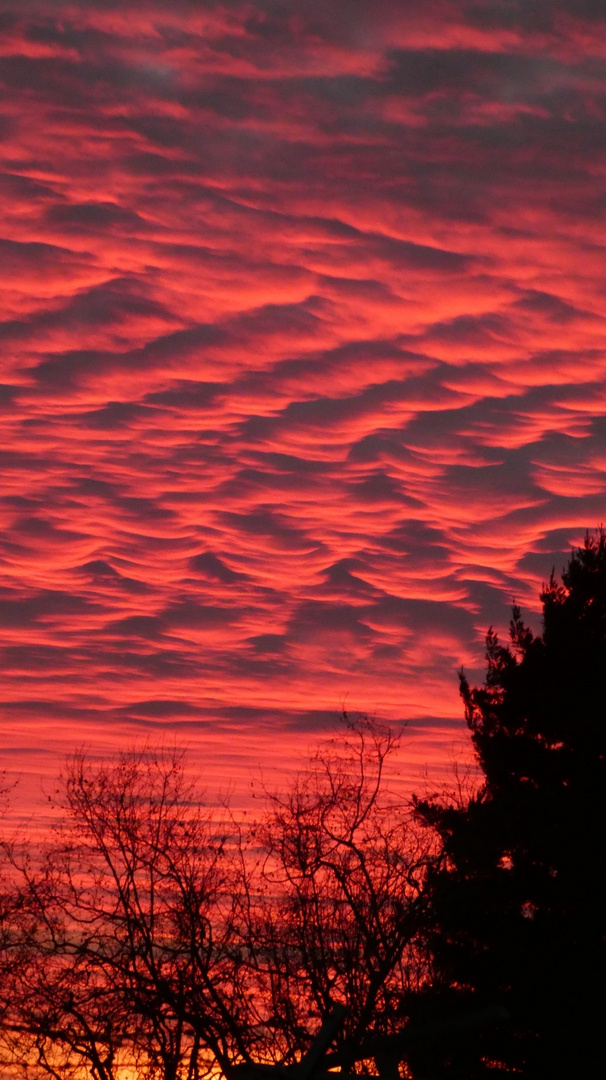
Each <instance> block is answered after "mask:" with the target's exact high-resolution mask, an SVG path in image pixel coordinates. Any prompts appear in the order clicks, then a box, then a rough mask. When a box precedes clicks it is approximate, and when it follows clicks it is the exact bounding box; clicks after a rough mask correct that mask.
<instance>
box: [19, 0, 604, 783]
mask: <svg viewBox="0 0 606 1080" xmlns="http://www.w3.org/2000/svg"><path fill="white" fill-rule="evenodd" d="M295 8H296V10H295ZM604 21H605V15H604V8H603V4H602V3H600V2H598V0H596V2H592V0H575V3H572V0H570V2H565V3H561V2H556V0H536V2H534V3H532V4H530V3H526V4H520V3H501V2H496V0H495V2H494V3H493V2H488V0H482V2H480V0H470V2H469V3H466V4H465V5H461V4H460V3H455V2H454V0H431V2H429V3H428V2H427V0H425V2H423V3H421V2H420V0H410V2H409V3H407V4H406V5H397V4H393V2H391V0H374V2H373V4H372V5H369V4H368V3H367V2H366V0H347V3H346V2H345V0H337V2H335V3H331V4H326V3H325V0H309V2H308V3H306V4H305V5H302V6H301V5H299V6H298V7H297V6H293V4H292V3H291V2H290V0H253V2H252V3H250V2H248V0H247V2H244V0H242V2H240V0H232V2H230V3H227V4H215V3H211V2H208V3H200V2H193V0H191V2H188V0H174V3H173V4H171V5H170V6H167V5H166V4H163V3H160V2H159V0H126V2H125V0H122V2H120V3H118V2H117V0H116V2H114V0H103V2H93V0H77V2H76V0H74V2H72V3H70V4H57V3H53V4H51V3H50V0H30V3H28V5H26V6H25V7H24V6H23V5H22V4H21V5H17V4H16V3H15V2H11V0H0V25H1V27H2V32H3V43H2V47H1V48H0V81H1V83H2V87H3V89H4V90H5V94H4V99H3V104H2V106H1V109H0V138H1V139H2V146H3V167H2V172H1V173H0V193H1V197H2V204H3V215H4V228H3V236H4V239H3V240H2V241H1V242H0V266H1V271H0V276H1V277H2V286H3V288H2V295H1V297H0V339H1V341H2V349H1V350H0V438H1V444H0V460H1V462H2V468H3V496H2V499H1V500H0V511H1V513H2V524H3V528H2V534H1V537H0V568H1V570H2V581H1V585H2V587H3V588H4V590H5V592H4V593H3V607H2V611H3V615H2V625H1V626H0V647H1V648H2V650H3V664H4V671H5V681H6V687H7V689H6V702H7V704H6V709H5V714H4V717H5V718H4V720H3V721H2V725H3V726H2V727H1V729H0V730H1V731H2V737H3V743H4V744H5V745H6V747H7V750H6V752H7V753H8V752H9V751H10V750H11V747H13V748H14V747H15V746H19V747H21V748H22V751H21V752H22V755H23V760H25V759H26V758H27V760H28V762H30V764H28V772H27V776H28V777H29V779H28V781H27V783H28V784H29V788H28V791H29V792H30V794H29V796H27V797H28V798H33V797H34V796H33V794H32V792H33V791H34V787H35V785H34V781H33V779H32V777H33V776H34V773H35V769H36V768H38V767H39V771H40V772H41V773H43V774H45V775H50V773H52V770H53V769H54V768H56V766H57V761H58V758H59V757H60V755H61V754H62V753H63V752H64V751H65V750H66V749H68V748H69V747H70V746H71V745H74V744H75V742H77V741H81V740H82V738H83V737H84V738H86V739H88V740H89V741H90V743H91V744H92V745H94V746H97V747H99V748H101V750H102V751H103V752H104V753H105V752H107V753H111V752H112V749H113V748H115V746H116V745H118V744H121V745H124V744H126V743H127V742H128V740H129V739H130V738H134V737H135V736H136V735H137V734H138V733H141V732H143V731H145V732H149V731H151V732H159V733H161V732H167V731H170V732H173V731H177V732H179V735H180V736H181V735H184V736H187V738H188V739H190V740H192V745H193V746H195V747H196V748H197V749H196V750H195V753H196V754H198V755H199V756H198V758H197V759H196V760H202V758H201V756H200V755H202V754H203V756H204V758H205V760H208V761H211V762H213V768H214V769H215V773H213V775H216V777H217V778H218V781H217V782H219V780H221V783H223V781H225V786H227V784H228V783H229V780H230V778H231V779H233V782H234V784H235V786H236V787H237V790H238V791H243V790H244V789H245V788H246V785H247V780H246V775H247V774H246V770H247V768H249V766H250V765H251V763H254V762H255V761H256V760H258V759H260V758H264V759H267V761H273V762H278V761H281V762H282V763H284V762H286V763H287V764H286V765H284V767H285V768H286V767H291V766H293V763H294V761H295V755H296V751H297V750H298V749H300V748H301V747H302V746H303V745H305V740H306V739H307V738H308V735H309V734H310V733H314V732H316V731H317V730H319V729H320V728H321V726H322V725H323V724H325V723H326V724H329V723H330V718H331V717H333V716H336V715H337V714H338V712H339V710H340V708H341V706H342V703H343V701H344V700H346V701H347V704H348V708H351V709H352V711H353V710H356V709H359V710H360V711H363V712H364V711H366V712H369V713H375V712H376V713H377V714H378V715H379V716H380V717H382V718H385V719H389V720H391V721H393V722H394V723H395V724H396V725H399V724H400V723H402V722H403V721H405V720H407V721H409V722H410V724H411V730H413V729H414V738H412V741H411V745H410V746H409V747H408V748H407V751H406V753H407V755H408V757H409V760H410V762H411V763H412V764H410V769H413V768H416V767H417V765H419V767H422V766H423V765H424V764H425V763H429V765H430V766H431V767H433V768H435V769H438V770H439V769H440V768H446V765H445V754H447V747H448V743H449V739H450V738H451V737H452V735H453V733H456V732H459V733H460V732H461V731H462V721H461V709H460V704H459V702H458V698H457V681H456V670H457V668H458V667H459V666H460V664H461V663H465V664H466V666H467V667H468V668H469V669H470V671H471V672H476V673H477V676H479V675H481V663H482V638H483V634H484V632H485V629H486V627H487V626H488V625H489V623H494V624H495V625H496V626H498V627H501V628H506V626H507V621H508V617H509V606H510V603H511V600H512V598H513V597H514V596H515V597H516V598H517V599H518V600H520V601H521V602H522V603H523V605H524V606H525V608H526V610H527V611H528V616H529V618H530V619H531V621H532V620H535V623H533V625H537V624H536V619H537V614H538V606H539V605H538V599H537V595H538V589H539V588H540V585H541V583H542V582H543V581H544V580H546V579H547V578H548V576H549V573H550V572H551V567H552V565H553V564H554V563H555V564H556V567H557V568H559V567H560V566H561V565H563V564H564V563H565V561H566V557H567V553H568V552H569V549H570V546H571V544H574V543H578V542H579V541H580V540H582V537H583V534H584V531H585V529H586V528H591V527H593V526H595V525H597V524H598V522H599V521H602V520H603V518H604V511H603V507H604V498H605V496H606V453H605V451H604V434H605V432H604V423H603V416H604V403H605V402H604V381H605V378H606V361H605V359H604V350H603V339H604V281H605V280H606V274H605V270H606V266H605V260H604V248H603V245H602V244H601V242H600V232H599V225H600V222H601V215H602V213H603V207H602V203H603V191H602V187H603V183H602V176H603V167H604V149H603V148H604V146H605V145H606V139H605V132H604V118H605V108H606V98H605V96H604V90H603V87H604V64H605V63H606V48H605V47H604V40H605V39H604V35H603V33H602V32H601V29H602V26H603V23H604ZM537 628H538V626H537ZM474 677H475V676H474ZM24 687H25V688H26V690H24ZM201 748H204V749H203V750H202V749H201ZM192 753H193V751H192ZM28 755H29V756H28ZM14 758H15V755H12V756H11V761H13V759H14ZM36 763H37V764H36ZM53 763H54V764H53ZM432 763H433V764H432ZM14 767H15V769H16V765H15V766H14ZM11 768H13V764H11Z"/></svg>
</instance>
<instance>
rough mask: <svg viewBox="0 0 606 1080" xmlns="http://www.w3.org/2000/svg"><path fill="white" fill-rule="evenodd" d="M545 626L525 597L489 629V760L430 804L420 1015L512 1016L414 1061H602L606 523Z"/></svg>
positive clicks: (483, 713) (472, 707)
mask: <svg viewBox="0 0 606 1080" xmlns="http://www.w3.org/2000/svg"><path fill="white" fill-rule="evenodd" d="M541 599H542V603H543V633H542V634H541V635H539V636H536V637H535V636H534V635H533V634H532V633H531V631H530V630H529V629H528V628H527V627H526V626H525V625H524V623H523V622H522V620H521V617H520V612H519V610H518V609H517V608H514V610H513V618H512V622H511V626H510V634H511V644H510V645H509V646H508V647H503V646H501V645H500V644H499V641H498V639H497V636H496V634H494V633H493V632H492V630H490V631H489V633H488V636H487V652H486V656H487V674H486V681H485V684H484V685H483V686H481V687H474V688H472V687H470V686H469V684H468V682H467V680H466V678H465V676H464V675H463V673H461V693H462V696H463V700H464V702H465V712H466V718H467V723H468V725H469V728H470V730H471V737H472V741H473V745H474V748H475V751H476V754H477V759H478V762H479V765H480V767H481V770H482V773H483V783H482V786H481V788H480V790H479V791H478V792H477V793H476V794H475V795H474V796H473V797H472V798H471V799H470V800H469V801H467V802H465V803H464V804H463V805H458V806H456V805H452V804H450V805H448V804H444V803H443V802H441V801H440V800H439V799H434V800H433V801H432V800H425V801H419V802H418V804H417V805H418V811H419V815H420V817H421V818H422V820H423V821H425V822H426V823H428V824H431V825H432V826H433V827H434V828H435V829H436V830H437V833H438V834H439V837H440V839H441V841H442V844H443V859H442V862H441V864H440V866H439V868H436V869H434V871H433V872H432V874H431V880H430V891H431V896H432V901H431V920H430V925H429V928H428V937H429V941H430V944H431V946H432V949H433V953H434V958H435V967H436V975H435V979H434V984H433V987H432V989H431V991H430V992H429V993H427V994H425V995H421V996H420V997H419V998H418V1000H417V1014H418V1016H419V1017H423V1016H425V1017H432V1016H433V1017H435V1016H439V1015H446V1014H450V1015H453V1014H455V1015H456V1013H457V1011H458V1010H461V1009H464V1008H469V1007H482V1006H488V1005H501V1006H503V1007H504V1008H505V1009H506V1010H507V1013H508V1015H509V1023H508V1024H507V1025H502V1026H500V1027H498V1028H496V1029H495V1030H488V1031H486V1032H485V1033H484V1034H482V1035H481V1036H478V1037H477V1038H474V1039H473V1040H469V1039H467V1040H462V1041H461V1042H460V1044H459V1045H456V1044H455V1043H452V1042H451V1043H449V1044H446V1045H440V1044H439V1043H436V1044H435V1045H434V1046H433V1048H432V1053H431V1054H429V1055H428V1054H427V1053H425V1054H424V1055H419V1059H418V1060H417V1063H416V1067H417V1071H418V1073H419V1075H422V1074H423V1073H422V1071H421V1070H423V1069H424V1070H425V1074H426V1073H427V1070H429V1069H432V1070H433V1071H434V1073H435V1072H438V1071H440V1070H443V1071H444V1072H445V1073H446V1075H449V1074H450V1073H452V1074H453V1075H454V1074H455V1073H456V1074H458V1073H459V1072H461V1074H462V1075H465V1076H466V1077H467V1078H469V1080H472V1078H474V1077H480V1076H484V1075H485V1074H486V1073H487V1072H491V1071H492V1070H493V1069H495V1068H501V1069H506V1070H509V1071H511V1072H515V1073H516V1074H519V1075H523V1076H527V1077H533V1078H541V1080H542V1078H543V1077H545V1078H547V1077H550V1078H551V1077H553V1078H556V1077H562V1078H563V1077H570V1076H581V1075H584V1070H585V1073H586V1075H590V1072H591V1071H592V1070H593V1068H594V1067H595V1063H596V1061H599V1060H601V1058H602V1056H603V1048H602V1041H603V1035H602V1025H603V1015H604V1014H603V1010H604V1003H605V995H604V978H605V974H606V971H605V965H604V959H605V931H606V882H605V867H604V855H605V849H606V784H605V781H606V762H605V753H606V536H605V534H604V531H603V530H601V529H600V530H599V532H598V533H597V535H596V536H590V535H588V536H587V537H586V540H585V544H584V546H583V547H582V548H581V549H580V550H577V551H575V552H574V553H573V555H572V558H571V560H570V563H569V565H568V567H567V569H566V570H565V571H564V572H563V574H562V581H561V583H559V582H558V581H557V580H556V579H555V577H554V575H553V574H552V577H551V580H550V583H549V585H548V586H547V587H546V588H545V589H544V590H543V592H542V594H541Z"/></svg>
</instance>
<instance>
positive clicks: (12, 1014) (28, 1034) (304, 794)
mask: <svg viewBox="0 0 606 1080" xmlns="http://www.w3.org/2000/svg"><path fill="white" fill-rule="evenodd" d="M396 749H397V740H395V739H394V738H393V737H392V736H391V734H389V732H387V731H383V730H381V729H380V728H379V727H378V726H377V725H375V724H373V723H370V722H368V721H360V722H359V723H356V724H349V725H348V727H347V729H346V734H345V737H344V738H342V739H339V740H335V741H334V742H333V743H331V744H328V745H325V746H324V747H323V749H321V750H320V751H318V753H317V754H316V755H315V757H314V758H313V759H312V760H311V762H310V765H309V768H308V769H307V770H306V771H305V772H304V773H302V774H301V776H300V777H299V778H298V779H297V780H296V782H295V783H294V785H293V787H292V788H291V790H290V791H288V792H287V793H286V794H285V795H272V796H269V797H268V798H269V804H268V807H267V809H266V812H265V814H264V815H263V816H262V820H260V821H258V822H256V823H253V824H252V825H251V826H248V827H247V828H245V829H244V828H239V829H238V828H237V827H236V825H235V823H234V822H233V821H231V822H230V824H229V827H226V825H225V820H226V814H225V813H224V814H223V816H222V817H220V816H219V815H217V813H213V812H212V811H207V810H205V809H204V808H203V806H202V804H201V797H200V793H199V792H198V791H196V789H195V787H194V786H192V785H191V784H189V783H188V782H187V781H186V778H185V773H184V767H183V758H182V755H179V754H176V753H175V754H168V755H166V754H162V753H157V752H152V751H150V750H149V749H147V750H143V751H140V752H138V753H132V754H127V755H123V756H122V757H120V758H119V759H118V761H117V762H114V763H110V764H104V765H94V764H93V763H91V762H90V761H88V760H87V759H86V758H85V757H84V756H83V755H77V756H75V757H74V758H73V759H71V761H70V762H69V764H68V767H67V771H66V775H65V778H64V785H63V797H62V803H61V805H62V809H63V819H62V821H61V824H60V825H59V826H58V827H57V828H56V829H55V830H54V833H53V835H52V836H51V838H50V841H49V844H48V845H47V848H46V850H45V852H44V853H43V855H42V856H41V857H39V858H34V857H33V856H32V855H30V856H27V855H25V856H23V857H22V858H20V859H17V858H16V856H14V855H13V857H12V862H13V868H14V870H15V871H18V873H19V874H20V879H21V884H20V888H19V890H18V894H15V895H18V897H19V900H18V903H19V905H20V907H19V909H17V908H15V909H14V911H15V913H17V917H16V919H15V920H14V921H13V922H14V933H13V939H14V943H15V946H16V948H17V950H18V954H19V963H18V964H16V965H13V968H12V971H11V975H10V978H9V980H8V984H7V987H8V989H7V992H6V993H5V995H4V1001H5V1005H6V1008H5V1017H4V1028H3V1040H4V1048H5V1059H6V1061H7V1062H9V1063H10V1064H12V1065H13V1066H19V1068H20V1069H21V1071H22V1073H23V1074H24V1075H25V1076H26V1077H28V1078H31V1080H37V1078H38V1077H40V1076H41V1075H46V1076H51V1077H54V1080H71V1078H73V1080H76V1078H77V1077H78V1078H79V1077H80V1076H81V1075H83V1074H84V1075H88V1076H90V1077H91V1078H92V1080H120V1076H121V1070H122V1069H123V1068H124V1067H125V1066H128V1067H129V1068H130V1069H135V1070H136V1073H137V1075H138V1076H139V1077H141V1078H142V1080H202V1078H203V1077H205V1076H208V1075H210V1073H211V1072H213V1071H214V1072H215V1073H216V1069H217V1066H218V1067H219V1068H220V1070H221V1071H222V1072H224V1073H228V1074H229V1073H230V1070H231V1067H232V1066H233V1065H234V1064H244V1065H250V1064H251V1063H252V1062H272V1061H274V1062H276V1061H280V1062H283V1063H286V1064H288V1063H293V1062H296V1061H297V1060H299V1058H300V1056H301V1054H302V1053H303V1052H304V1051H305V1050H306V1048H307V1047H308V1046H309V1044H310V1042H311V1041H312V1039H313V1037H314V1034H315V1032H316V1029H317V1028H318V1026H319V1023H320V1022H322V1021H324V1020H325V1019H326V1017H327V1016H328V1015H329V1013H330V1012H331V1010H332V1009H333V1005H334V1004H335V1003H338V1004H341V1005H342V1006H345V1008H346V1015H347V1019H346V1023H345V1025H344V1028H343V1032H342V1035H341V1045H342V1046H343V1045H347V1046H348V1047H349V1049H350V1050H351V1048H352V1047H353V1048H355V1047H356V1046H359V1045H360V1043H361V1042H363V1041H364V1040H365V1039H366V1038H367V1036H368V1035H370V1034H377V1035H381V1034H384V1033H390V1032H392V1031H394V1030H396V1029H397V1028H398V1027H399V1026H401V1025H402V1023H403V1022H404V1020H405V1017H406V1008H407V999H408V995H409V994H410V993H411V992H412V991H414V990H415V989H416V988H417V987H418V986H419V984H420V983H422V982H423V981H424V979H425V978H426V975H427V963H428V962H427V958H426V956H425V953H424V950H423V945H422V940H421V937H420V934H419V929H420V927H421V926H422V923H423V912H424V887H425V878H426V873H427V867H428V865H429V864H430V863H431V861H432V859H433V852H432V848H431V842H430V840H429V839H428V836H429V835H430V834H429V833H428V832H421V831H419V828H418V827H417V828H415V826H414V824H413V820H412V818H411V814H410V809H409V807H408V804H407V803H406V802H404V801H403V800H400V799H396V798H395V796H393V795H391V794H390V793H389V790H388V787H387V784H386V768H387V765H388V763H389V759H390V758H391V757H392V755H393V754H394V753H395V751H396ZM431 835H433V834H431Z"/></svg>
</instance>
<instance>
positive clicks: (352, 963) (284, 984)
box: [241, 717, 435, 1062]
mask: <svg viewBox="0 0 606 1080" xmlns="http://www.w3.org/2000/svg"><path fill="white" fill-rule="evenodd" d="M345 719H346V723H347V728H346V734H345V737H344V738H343V737H341V738H339V739H338V740H335V741H333V742H332V743H330V744H328V745H325V746H324V747H323V748H321V749H320V750H318V751H317V753H316V754H315V756H314V757H313V759H312V760H311V762H310V766H309V768H308V770H307V771H305V772H303V773H302V774H301V775H300V776H299V778H298V779H297V780H296V782H295V784H294V785H293V787H292V788H291V790H290V791H289V792H287V793H286V794H285V795H273V796H270V804H269V809H268V812H267V813H266V815H265V818H264V819H263V820H262V821H261V822H260V824H259V826H258V827H257V828H256V829H255V830H254V835H253V836H249V837H248V838H247V840H248V845H249V846H248V847H247V848H246V852H245V854H244V856H243V868H242V874H241V878H242V880H243V881H245V882H246V886H247V888H246V906H245V908H244V907H243V912H242V914H243V920H244V923H245V925H246V931H247V942H246V945H247V947H246V950H245V953H246V957H247V963H248V965H249V969H250V973H249V978H250V982H251V986H254V987H255V993H254V995H253V996H252V998H251V1016H250V1018H249V1021H248V1023H249V1030H251V1031H253V1030H256V1031H257V1032H258V1033H259V1035H260V1042H261V1046H260V1047H259V1050H260V1051H261V1054H262V1055H263V1056H264V1059H265V1060H269V1059H272V1058H273V1059H274V1060H276V1059H280V1060H282V1061H283V1062H293V1061H296V1060H297V1059H298V1057H299V1055H300V1053H301V1050H302V1049H303V1048H305V1047H306V1046H308V1045H309V1043H310V1042H311V1039H312V1037H313V1034H314V1031H315V1029H316V1028H317V1024H318V1020H321V1019H325V1018H326V1017H327V1016H328V1015H329V1013H330V1011H331V1008H332V1006H333V1004H334V1003H339V1004H341V1005H344V1006H345V1008H346V1021H345V1024H344V1026H343V1028H342V1031H341V1035H340V1042H341V1045H345V1044H347V1046H348V1047H349V1048H350V1049H352V1048H355V1047H356V1046H359V1045H360V1044H361V1042H363V1041H364V1040H365V1038H366V1037H367V1036H368V1035H369V1034H384V1033H389V1032H392V1031H394V1030H396V1029H398V1028H399V1027H401V1026H402V1024H403V1023H404V1021H405V1017H406V1007H407V1000H408V997H409V995H410V993H411V992H412V991H414V990H416V989H417V988H418V987H419V985H420V984H421V983H422V982H423V981H424V980H425V979H426V978H427V975H428V970H429V968H428V964H429V961H428V957H427V955H426V950H425V949H424V946H423V942H422V936H421V934H420V929H421V927H422V925H423V912H424V903H425V901H424V889H425V880H426V874H427V867H428V865H429V864H430V863H431V862H432V861H433V859H434V856H435V843H434V841H433V839H432V838H431V837H430V836H429V834H428V831H427V830H423V829H420V828H419V827H418V826H416V825H415V823H414V821H413V818H412V815H411V809H410V806H409V804H408V803H407V802H406V801H405V800H403V799H401V798H396V797H395V796H394V795H393V794H390V792H389V789H388V786H387V782H386V781H387V777H386V771H387V767H388V765H389V763H390V759H392V757H393V755H394V754H395V752H396V750H397V748H398V740H397V739H396V738H395V737H394V736H393V735H392V734H391V733H390V732H389V731H388V730H385V729H382V728H381V727H380V726H379V725H377V724H376V723H374V722H372V721H369V720H367V719H363V720H360V721H358V722H356V723H352V722H349V721H347V717H346V718H345ZM251 842H252V843H256V844H257V845H258V853H257V862H256V865H255V866H254V868H252V865H251V864H252V860H251V850H250V844H251ZM247 864H248V865H247ZM253 1013H254V1014H255V1015H254V1016H253V1015H252V1014H253ZM255 1024H256V1027H255Z"/></svg>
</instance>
